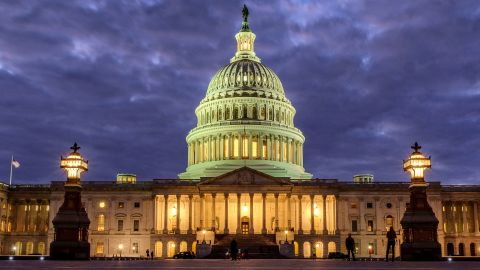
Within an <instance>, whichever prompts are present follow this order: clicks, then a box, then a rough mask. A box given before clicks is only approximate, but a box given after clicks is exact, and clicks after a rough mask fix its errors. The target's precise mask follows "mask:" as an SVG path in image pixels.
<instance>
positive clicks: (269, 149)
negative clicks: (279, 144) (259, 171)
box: [267, 135, 272, 160]
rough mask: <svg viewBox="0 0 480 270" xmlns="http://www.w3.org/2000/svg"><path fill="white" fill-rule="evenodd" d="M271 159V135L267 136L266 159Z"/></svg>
mask: <svg viewBox="0 0 480 270" xmlns="http://www.w3.org/2000/svg"><path fill="white" fill-rule="evenodd" d="M271 159H272V142H271V136H270V135H268V136H267V160H271Z"/></svg>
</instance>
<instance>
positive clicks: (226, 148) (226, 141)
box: [223, 136, 228, 158]
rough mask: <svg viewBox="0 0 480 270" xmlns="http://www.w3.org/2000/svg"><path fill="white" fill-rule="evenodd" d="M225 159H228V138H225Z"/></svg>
mask: <svg viewBox="0 0 480 270" xmlns="http://www.w3.org/2000/svg"><path fill="white" fill-rule="evenodd" d="M223 157H224V158H225V157H228V137H227V136H225V137H224V138H223Z"/></svg>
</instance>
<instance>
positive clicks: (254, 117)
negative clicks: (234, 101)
mask: <svg viewBox="0 0 480 270" xmlns="http://www.w3.org/2000/svg"><path fill="white" fill-rule="evenodd" d="M252 118H253V119H257V118H258V117H257V106H253V108H252Z"/></svg>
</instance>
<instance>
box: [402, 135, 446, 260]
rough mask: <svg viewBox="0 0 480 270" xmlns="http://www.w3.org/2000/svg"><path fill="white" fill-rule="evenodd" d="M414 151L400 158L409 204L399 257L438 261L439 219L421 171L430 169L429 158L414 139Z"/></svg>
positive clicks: (403, 224)
mask: <svg viewBox="0 0 480 270" xmlns="http://www.w3.org/2000/svg"><path fill="white" fill-rule="evenodd" d="M412 149H413V152H412V153H411V154H410V156H409V157H408V159H407V160H404V161H403V169H404V170H405V171H406V172H409V173H410V178H411V184H410V187H409V190H410V203H409V204H408V206H407V209H406V210H405V214H404V215H403V218H402V220H401V221H400V224H402V230H403V243H402V244H401V246H400V254H401V257H402V260H407V261H413V260H416V261H423V260H440V259H441V255H442V253H441V246H440V244H439V243H438V241H437V227H438V219H437V218H436V217H435V213H434V212H433V210H432V207H430V205H429V204H428V200H427V192H426V191H427V187H428V184H427V183H426V182H425V178H424V174H425V170H427V169H429V168H431V162H430V157H428V158H427V157H425V156H424V155H423V154H422V153H421V152H420V151H419V150H420V149H421V146H420V145H418V143H416V142H415V144H414V145H413V146H412Z"/></svg>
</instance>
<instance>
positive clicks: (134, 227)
mask: <svg viewBox="0 0 480 270" xmlns="http://www.w3.org/2000/svg"><path fill="white" fill-rule="evenodd" d="M139 227H140V220H138V219H135V220H134V221H133V231H134V232H138V230H139Z"/></svg>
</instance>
